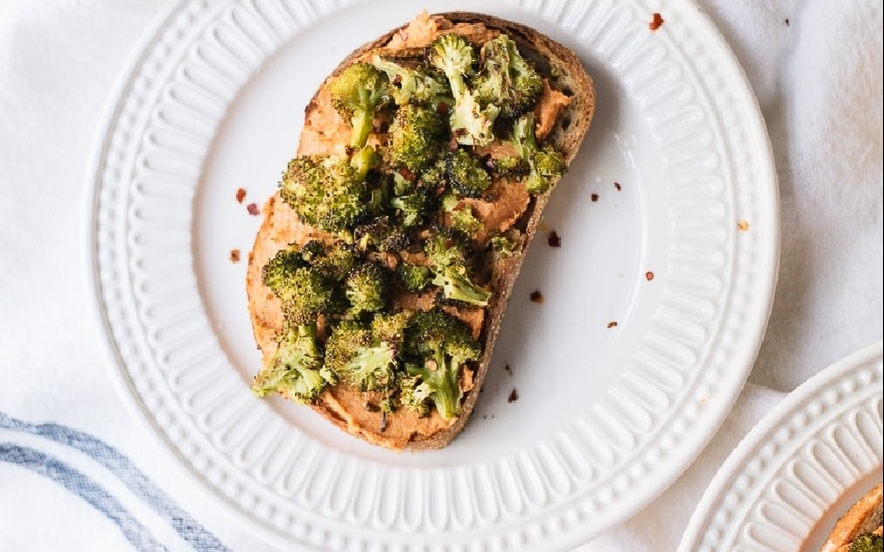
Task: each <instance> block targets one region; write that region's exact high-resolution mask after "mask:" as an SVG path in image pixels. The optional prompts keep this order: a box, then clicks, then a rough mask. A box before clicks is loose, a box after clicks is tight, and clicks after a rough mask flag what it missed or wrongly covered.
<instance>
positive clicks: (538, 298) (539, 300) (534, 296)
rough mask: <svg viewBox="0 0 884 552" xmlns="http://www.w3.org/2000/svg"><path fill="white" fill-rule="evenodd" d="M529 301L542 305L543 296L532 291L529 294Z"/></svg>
mask: <svg viewBox="0 0 884 552" xmlns="http://www.w3.org/2000/svg"><path fill="white" fill-rule="evenodd" d="M531 301H533V302H535V303H543V294H542V293H540V292H539V291H532V292H531Z"/></svg>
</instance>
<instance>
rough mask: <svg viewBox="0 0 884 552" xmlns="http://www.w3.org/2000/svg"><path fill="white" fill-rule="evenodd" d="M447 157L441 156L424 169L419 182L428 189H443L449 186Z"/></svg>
mask: <svg viewBox="0 0 884 552" xmlns="http://www.w3.org/2000/svg"><path fill="white" fill-rule="evenodd" d="M446 164H447V163H446V162H445V157H444V156H442V157H439V158H438V159H436V162H435V163H433V164H432V165H430V166H429V167H427V168H426V169H424V171H423V172H422V173H421V174H420V176H419V177H418V182H419V183H420V185H421V186H423V187H424V188H427V189H428V190H437V189H438V190H441V189H444V188H446V187H447V186H448V174H447V169H446V168H445V166H446Z"/></svg>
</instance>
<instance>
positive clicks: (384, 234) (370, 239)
mask: <svg viewBox="0 0 884 552" xmlns="http://www.w3.org/2000/svg"><path fill="white" fill-rule="evenodd" d="M353 235H354V237H355V243H356V247H358V248H359V249H360V250H362V251H366V250H368V249H369V248H370V247H374V248H375V249H377V250H378V251H385V252H398V251H402V250H403V249H406V248H407V247H408V246H409V245H410V244H411V237H410V236H409V235H408V234H407V233H406V232H405V230H404V229H403V228H400V227H399V225H397V224H396V223H395V222H394V221H393V220H391V219H390V217H389V216H387V215H384V216H381V217H377V218H375V219H372V220H371V221H369V222H367V223H365V224H362V225H360V226H357V227H356V228H355V229H354V230H353Z"/></svg>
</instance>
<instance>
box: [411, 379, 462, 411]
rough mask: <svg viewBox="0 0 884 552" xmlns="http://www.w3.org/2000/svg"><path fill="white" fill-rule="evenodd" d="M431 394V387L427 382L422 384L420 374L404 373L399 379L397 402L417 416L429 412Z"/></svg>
mask: <svg viewBox="0 0 884 552" xmlns="http://www.w3.org/2000/svg"><path fill="white" fill-rule="evenodd" d="M432 394H433V388H432V387H431V386H430V385H429V384H427V385H424V384H422V383H421V378H420V376H408V375H406V376H403V377H402V379H401V380H400V381H399V404H400V405H402V406H403V407H405V408H407V409H409V410H413V411H414V412H416V413H417V415H418V416H426V415H427V414H429V413H430V405H429V404H428V401H429V399H430V396H431V395H432ZM458 400H460V399H458Z"/></svg>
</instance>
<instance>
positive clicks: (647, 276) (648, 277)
mask: <svg viewBox="0 0 884 552" xmlns="http://www.w3.org/2000/svg"><path fill="white" fill-rule="evenodd" d="M653 279H654V273H653V272H651V271H650V270H649V271H647V272H645V280H647V281H649V282H650V281H651V280H653Z"/></svg>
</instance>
